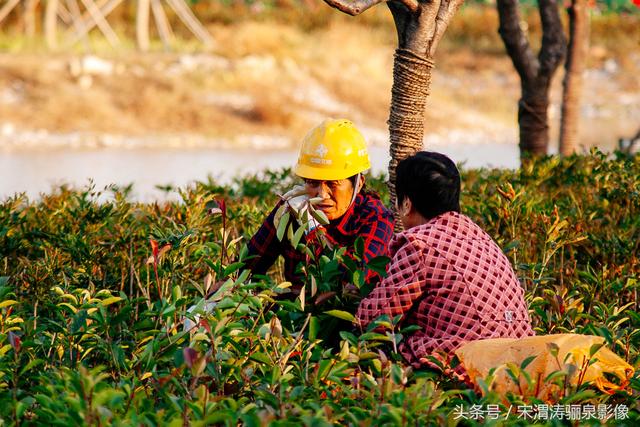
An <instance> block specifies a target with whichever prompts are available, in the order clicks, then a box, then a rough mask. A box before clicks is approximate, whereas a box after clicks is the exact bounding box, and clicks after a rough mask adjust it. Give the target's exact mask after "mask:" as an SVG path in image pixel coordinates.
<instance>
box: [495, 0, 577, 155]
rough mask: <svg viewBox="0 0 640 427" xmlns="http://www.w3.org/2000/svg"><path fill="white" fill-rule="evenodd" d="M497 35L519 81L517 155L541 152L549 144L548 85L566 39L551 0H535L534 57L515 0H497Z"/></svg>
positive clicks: (542, 152) (542, 153)
mask: <svg viewBox="0 0 640 427" xmlns="http://www.w3.org/2000/svg"><path fill="white" fill-rule="evenodd" d="M497 4H498V15H499V18H500V29H499V32H500V36H501V37H502V41H503V42H504V45H505V48H506V49H507V53H508V54H509V57H510V58H511V61H512V62H513V66H514V67H515V69H516V70H517V72H518V74H519V76H520V81H521V89H522V93H521V97H520V101H519V102H518V125H519V127H520V142H519V144H520V157H521V159H525V158H527V157H528V156H530V155H533V156H541V155H545V154H546V153H547V146H548V145H549V124H548V117H547V109H548V107H549V88H550V86H551V80H552V78H553V75H554V74H555V72H556V70H557V69H558V66H559V65H560V63H561V62H562V60H563V58H564V55H565V52H566V40H565V37H564V32H563V29H562V22H561V21H560V14H559V12H558V4H557V3H556V1H555V0H539V1H538V9H539V11H540V20H541V22H542V44H541V47H540V52H539V54H538V57H537V58H536V56H535V55H534V54H533V51H532V49H531V47H530V45H529V41H528V40H527V37H526V36H525V33H524V31H523V29H522V26H521V25H520V14H519V11H518V2H517V0H498V3H497Z"/></svg>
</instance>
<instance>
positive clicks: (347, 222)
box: [329, 193, 365, 236]
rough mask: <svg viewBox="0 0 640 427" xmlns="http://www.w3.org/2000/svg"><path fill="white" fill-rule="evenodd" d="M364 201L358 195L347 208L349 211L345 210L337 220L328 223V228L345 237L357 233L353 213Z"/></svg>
mask: <svg viewBox="0 0 640 427" xmlns="http://www.w3.org/2000/svg"><path fill="white" fill-rule="evenodd" d="M364 201H365V199H364V196H363V195H362V193H358V195H357V196H356V198H355V200H354V201H353V203H351V206H349V209H347V211H346V212H345V213H344V214H343V215H342V216H341V217H340V218H339V219H337V220H334V221H332V222H330V223H329V227H331V228H332V229H334V230H337V231H339V232H340V233H342V234H343V235H345V236H351V235H353V234H355V233H356V232H357V229H356V225H357V224H356V221H355V219H356V218H355V215H354V211H355V209H356V207H357V206H360V205H361V204H362V203H364Z"/></svg>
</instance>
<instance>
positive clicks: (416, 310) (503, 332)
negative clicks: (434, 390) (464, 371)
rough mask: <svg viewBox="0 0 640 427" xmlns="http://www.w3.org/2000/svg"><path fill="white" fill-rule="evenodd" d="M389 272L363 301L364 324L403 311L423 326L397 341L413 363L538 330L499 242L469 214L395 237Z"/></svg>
mask: <svg viewBox="0 0 640 427" xmlns="http://www.w3.org/2000/svg"><path fill="white" fill-rule="evenodd" d="M390 251H391V253H392V254H393V259H392V262H391V264H389V265H388V266H387V271H388V272H389V275H388V276H387V277H386V278H385V279H384V280H383V281H382V283H380V284H379V285H378V286H377V287H376V288H374V290H373V291H372V292H371V294H369V296H368V297H367V298H365V299H363V300H362V301H361V302H360V306H359V308H358V312H357V314H356V317H357V318H358V319H359V321H360V322H361V325H363V326H365V325H367V324H369V323H370V322H371V321H373V320H374V319H375V318H377V317H378V316H381V315H383V314H387V315H389V316H390V317H391V318H393V317H394V316H397V315H402V316H403V317H402V324H403V325H418V326H420V328H421V329H420V330H418V331H416V332H414V333H413V334H412V335H409V336H407V337H406V338H405V339H404V341H403V342H402V343H401V345H400V352H401V353H402V355H403V356H404V357H405V358H406V359H407V360H408V361H409V362H410V363H411V364H413V365H414V366H416V367H418V366H420V365H421V364H426V365H429V363H428V361H427V359H425V356H428V355H431V354H433V353H436V352H440V351H444V352H445V353H452V352H453V350H455V349H456V348H458V347H459V346H460V345H461V344H462V343H463V342H465V341H472V340H479V339H485V338H499V337H502V338H520V337H525V336H529V335H533V334H534V333H533V330H532V329H531V323H530V319H529V313H528V310H527V305H526V303H525V301H524V291H523V289H522V287H521V286H520V283H519V282H518V279H517V278H516V275H515V273H514V271H513V268H512V267H511V264H510V263H509V260H508V259H507V257H506V256H505V255H504V253H503V252H502V250H501V249H500V248H499V247H498V245H497V244H496V243H495V242H494V241H493V240H492V239H491V237H489V235H488V234H487V233H485V232H484V231H483V230H482V229H481V228H480V227H479V226H478V225H476V224H475V223H474V222H473V221H472V220H471V219H469V218H468V217H466V216H465V215H462V214H459V213H457V212H447V213H444V214H442V215H439V216H437V217H435V218H433V219H432V220H430V221H429V222H427V223H426V224H423V225H420V226H417V227H413V228H410V229H409V230H406V231H404V232H402V233H400V234H398V235H396V236H395V237H394V238H393V240H392V241H391V244H390Z"/></svg>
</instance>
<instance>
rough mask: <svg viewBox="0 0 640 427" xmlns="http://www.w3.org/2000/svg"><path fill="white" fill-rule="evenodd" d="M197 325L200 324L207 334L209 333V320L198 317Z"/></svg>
mask: <svg viewBox="0 0 640 427" xmlns="http://www.w3.org/2000/svg"><path fill="white" fill-rule="evenodd" d="M199 325H200V326H202V327H203V328H204V329H205V330H206V331H207V332H208V333H209V334H211V325H209V321H208V320H207V319H205V318H202V319H200V322H199Z"/></svg>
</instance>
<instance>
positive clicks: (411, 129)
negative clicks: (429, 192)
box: [324, 0, 463, 231]
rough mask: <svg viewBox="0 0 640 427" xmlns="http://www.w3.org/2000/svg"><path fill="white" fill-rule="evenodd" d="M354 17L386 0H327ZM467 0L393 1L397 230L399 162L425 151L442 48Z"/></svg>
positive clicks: (392, 138)
mask: <svg viewBox="0 0 640 427" xmlns="http://www.w3.org/2000/svg"><path fill="white" fill-rule="evenodd" d="M324 1H325V2H326V3H327V4H329V6H331V7H334V8H336V9H338V10H340V11H342V12H344V13H347V14H349V15H359V14H360V13H362V12H364V11H365V10H367V9H369V8H370V7H373V6H375V5H377V4H379V3H381V2H383V0H324ZM462 2H463V0H435V1H418V0H396V1H387V2H386V3H387V6H388V7H389V10H390V11H391V14H392V16H393V20H394V23H395V26H396V30H397V32H398V49H396V53H395V56H394V61H393V86H392V88H391V107H390V109H389V120H388V122H387V123H388V125H389V141H390V146H389V153H390V155H391V160H390V161H389V182H388V185H389V194H390V199H391V200H390V203H391V207H392V209H393V210H394V212H395V218H396V224H395V228H396V231H400V230H402V222H401V221H400V217H399V215H398V209H397V207H396V188H395V180H396V166H397V165H398V163H399V162H400V161H401V160H402V159H404V158H405V157H407V156H410V155H412V154H414V153H415V152H417V151H420V150H421V149H422V145H423V139H424V112H425V105H426V102H427V96H429V87H430V85H431V70H432V68H433V64H434V63H433V58H434V56H435V52H436V48H437V47H438V44H439V43H440V40H441V39H442V36H443V35H444V32H445V31H446V29H447V27H448V26H449V23H450V22H451V19H452V18H453V16H454V15H455V13H456V11H457V10H458V8H459V7H460V5H461V4H462Z"/></svg>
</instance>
